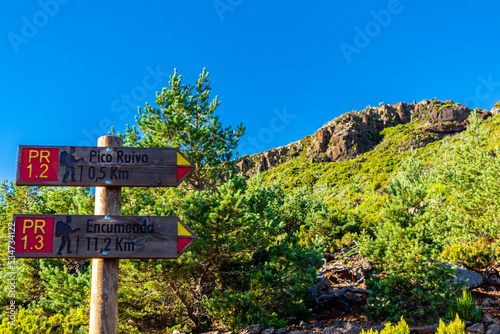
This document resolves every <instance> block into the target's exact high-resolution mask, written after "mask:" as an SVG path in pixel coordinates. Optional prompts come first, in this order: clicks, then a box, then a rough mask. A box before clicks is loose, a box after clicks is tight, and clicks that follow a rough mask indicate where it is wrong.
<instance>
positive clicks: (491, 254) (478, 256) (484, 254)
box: [441, 238, 500, 270]
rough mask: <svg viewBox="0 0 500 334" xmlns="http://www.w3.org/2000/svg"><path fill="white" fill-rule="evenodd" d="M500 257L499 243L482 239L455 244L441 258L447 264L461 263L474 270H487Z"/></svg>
mask: <svg viewBox="0 0 500 334" xmlns="http://www.w3.org/2000/svg"><path fill="white" fill-rule="evenodd" d="M499 256H500V250H499V248H498V244H497V243H493V242H491V241H488V240H486V239H485V238H480V239H478V240H475V241H469V242H468V243H466V244H464V243H463V242H458V243H454V244H452V245H449V246H446V247H445V248H444V250H443V253H441V258H442V259H443V260H444V261H447V262H453V263H459V264H462V265H464V266H467V267H469V268H471V269H473V270H481V269H486V268H487V267H489V266H490V265H491V264H493V263H494V262H495V261H496V259H497V258H498V257H499Z"/></svg>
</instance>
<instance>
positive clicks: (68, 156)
mask: <svg viewBox="0 0 500 334" xmlns="http://www.w3.org/2000/svg"><path fill="white" fill-rule="evenodd" d="M69 151H70V153H68V152H66V151H63V152H61V156H60V157H59V164H60V165H61V166H63V167H66V173H65V174H64V177H63V180H62V182H63V183H66V179H67V178H68V176H69V175H70V174H71V182H76V180H75V167H74V166H73V165H74V164H76V163H79V162H81V161H83V158H80V159H78V160H77V159H75V157H74V156H73V153H75V148H74V147H71V148H70V149H69Z"/></svg>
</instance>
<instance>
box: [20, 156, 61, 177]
mask: <svg viewBox="0 0 500 334" xmlns="http://www.w3.org/2000/svg"><path fill="white" fill-rule="evenodd" d="M58 166H59V149H57V148H23V149H22V152H21V167H20V171H19V177H20V180H21V181H38V182H44V181H57V171H58Z"/></svg>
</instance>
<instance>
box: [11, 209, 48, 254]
mask: <svg viewBox="0 0 500 334" xmlns="http://www.w3.org/2000/svg"><path fill="white" fill-rule="evenodd" d="M54 221H55V218H47V217H19V218H18V221H17V224H16V234H15V239H14V241H15V244H14V251H15V252H16V253H52V246H53V242H54Z"/></svg>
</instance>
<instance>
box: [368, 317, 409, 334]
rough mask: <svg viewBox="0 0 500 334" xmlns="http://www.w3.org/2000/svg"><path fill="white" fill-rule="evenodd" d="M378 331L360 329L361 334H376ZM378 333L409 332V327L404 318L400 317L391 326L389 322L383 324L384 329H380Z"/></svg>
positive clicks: (406, 333)
mask: <svg viewBox="0 0 500 334" xmlns="http://www.w3.org/2000/svg"><path fill="white" fill-rule="evenodd" d="M377 333H378V331H374V330H373V329H371V328H370V330H369V331H365V330H364V329H363V330H362V331H361V334H377ZM380 334H410V327H409V326H408V324H407V323H406V321H405V319H403V317H401V319H400V320H399V322H398V323H397V324H396V325H395V326H392V324H391V323H390V322H388V323H387V324H385V327H384V329H382V330H381V331H380Z"/></svg>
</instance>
